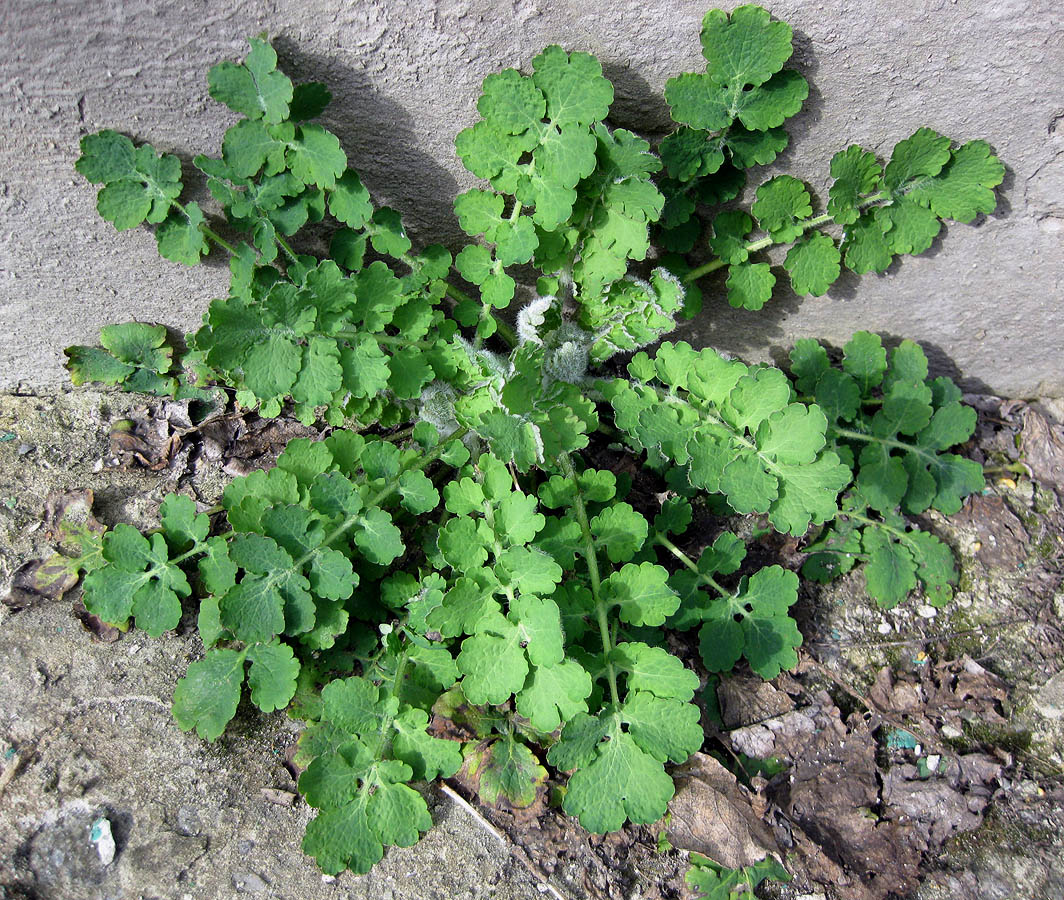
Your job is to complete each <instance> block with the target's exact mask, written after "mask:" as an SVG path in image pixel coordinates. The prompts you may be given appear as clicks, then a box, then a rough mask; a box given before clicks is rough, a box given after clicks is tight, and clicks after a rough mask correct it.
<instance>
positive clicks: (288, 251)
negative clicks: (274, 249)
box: [273, 234, 299, 262]
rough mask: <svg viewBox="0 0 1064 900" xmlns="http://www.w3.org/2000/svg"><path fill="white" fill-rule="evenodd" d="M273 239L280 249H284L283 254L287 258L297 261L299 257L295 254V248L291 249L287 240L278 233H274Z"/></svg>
mask: <svg viewBox="0 0 1064 900" xmlns="http://www.w3.org/2000/svg"><path fill="white" fill-rule="evenodd" d="M273 239H274V240H275V241H277V246H278V247H280V248H281V249H282V250H284V252H285V254H286V255H287V256H288V258H289V259H290V260H292V262H299V257H298V256H296V252H295V250H293V249H292V248H291V247H290V246H289V244H288V241H286V240H285V239H284V238H283V237H281V236H280V235H279V234H274V236H273Z"/></svg>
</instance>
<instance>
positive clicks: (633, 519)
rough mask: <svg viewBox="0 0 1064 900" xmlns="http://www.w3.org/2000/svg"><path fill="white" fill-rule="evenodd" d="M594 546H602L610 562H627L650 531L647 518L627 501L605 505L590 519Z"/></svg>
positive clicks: (640, 546)
mask: <svg viewBox="0 0 1064 900" xmlns="http://www.w3.org/2000/svg"><path fill="white" fill-rule="evenodd" d="M591 533H592V534H593V535H594V536H595V546H596V547H604V548H605V550H606V555H607V556H608V557H609V559H610V562H613V563H621V562H628V561H629V560H630V559H631V558H632V557H633V556H635V555H636V553H637V552H638V551H639V550H640V548H642V546H643V544H644V542H645V541H646V539H647V535H648V534H649V533H650V526H649V524H648V523H647V520H646V519H645V518H644V517H643V516H642V515H640V514H639V513H637V512H636V511H635V510H634V509H633V508H632V507H631V506H630V505H629V504H627V503H614V504H612V505H610V506H607V507H606V508H605V509H604V510H603V511H602V512H601V513H599V514H598V515H597V516H595V518H593V519H592V520H591Z"/></svg>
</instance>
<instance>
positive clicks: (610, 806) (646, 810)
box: [552, 728, 675, 834]
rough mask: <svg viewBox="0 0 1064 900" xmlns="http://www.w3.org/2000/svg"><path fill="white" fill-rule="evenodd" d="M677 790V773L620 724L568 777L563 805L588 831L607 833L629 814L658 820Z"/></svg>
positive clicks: (640, 820) (636, 818) (630, 817)
mask: <svg viewBox="0 0 1064 900" xmlns="http://www.w3.org/2000/svg"><path fill="white" fill-rule="evenodd" d="M566 730H568V728H566ZM562 739H563V741H564V740H565V736H564V732H563V738H562ZM552 749H553V748H552ZM674 793H675V788H674V787H673V783H672V778H670V777H669V775H668V774H666V772H665V770H664V768H663V767H662V765H661V763H660V762H658V761H657V760H656V759H655V758H654V757H653V756H651V755H650V754H649V753H646V752H645V751H643V750H642V749H640V747H639V746H638V745H637V744H636V742H635V740H634V739H633V738H632V736H631V735H630V734H627V733H625V732H622V731H620V730H619V728H618V729H617V730H616V731H615V733H614V734H612V736H611V739H610V740H609V741H605V742H603V743H601V744H599V745H598V746H597V747H596V753H595V756H594V759H593V760H592V761H591V762H590V764H588V765H585V766H583V767H581V768H579V769H578V770H577V771H576V772H575V773H574V774H573V775H572V777H571V778H570V779H569V783H568V785H567V789H566V793H565V799H564V800H563V801H562V808H563V809H564V810H565V811H566V812H567V813H568V814H569V815H571V816H576V817H577V818H578V819H579V820H580V824H581V826H583V827H584V828H586V829H587V830H588V831H591V832H594V833H596V834H605V833H606V832H610V831H617V830H618V829H619V828H620V827H621V826H622V825H624V823H625V820H629V821H632V822H634V823H636V824H649V823H651V822H656V821H657V820H658V819H660V818H661V817H662V816H663V815H664V814H665V811H666V809H667V808H668V803H669V800H671V799H672V796H673V794H674Z"/></svg>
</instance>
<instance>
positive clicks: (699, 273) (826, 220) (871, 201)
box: [682, 191, 890, 284]
mask: <svg viewBox="0 0 1064 900" xmlns="http://www.w3.org/2000/svg"><path fill="white" fill-rule="evenodd" d="M889 196H890V195H889V194H888V193H887V192H886V191H880V192H879V193H878V194H872V195H871V196H870V197H865V199H864V200H862V201H861V202H860V203H858V204H857V208H858V209H861V210H863V209H866V208H867V207H869V206H874V205H875V204H877V203H880V202H882V201H883V200H887V199H888V198H889ZM834 221H835V219H834V217H833V216H831V215H829V214H827V213H824V214H823V215H820V216H815V217H814V218H812V219H809V220H808V221H805V222H802V223H801V232H799V236H801V235H802V234H805V233H806V232H807V231H809V230H810V229H811V228H819V227H820V226H821V225H829V224H831V223H832V222H834ZM796 224H797V223H796ZM793 243H794V241H793V240H792V241H777V240H774V239H773V238H772V237H771V236H769V237H763V238H758V240H756V241H751V242H750V243H749V244H747V245H746V246H745V247H743V250H745V251H746V252H747V253H756V252H757V251H758V250H766V249H767V248H769V247H772V246H774V245H776V244H793ZM726 265H728V263H726V262H725V261H724V260H723V259H713V260H710V261H709V262H708V263H706V264H705V265H701V266H698V267H697V268H695V269H692V270H691V271H690V272H688V273H687V274H686V275H684V277H683V279H682V280H683V283H684V284H690V283H691V282H692V281H697V280H698V279H699V278H701V277H703V276H704V275H708V274H709V273H710V272H716V271H717V269H722V268H724V266H726Z"/></svg>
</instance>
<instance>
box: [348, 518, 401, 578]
mask: <svg viewBox="0 0 1064 900" xmlns="http://www.w3.org/2000/svg"><path fill="white" fill-rule="evenodd" d="M352 535H353V537H354V541H355V544H356V545H357V546H358V549H359V550H361V551H362V555H363V556H365V557H366V559H368V560H369V561H370V562H372V563H376V564H377V565H379V566H387V565H389V564H390V563H392V562H393V561H395V560H396V559H397V558H398V557H400V556H402V555H403V553H404V552H405V550H406V546H405V545H404V543H403V535H402V532H401V531H400V530H399V529H398V528H397V527H396V526H395V524H394V523H393V522H392V517H391V516H390V515H389V514H388V513H387V512H385V511H384V510H383V509H379V508H378V507H371V508H370V509H368V510H366V511H365V512H364V513H363V514H362V515H361V516H360V517H359V521H358V525H357V526H356V527H355V529H354V531H353V532H352Z"/></svg>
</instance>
